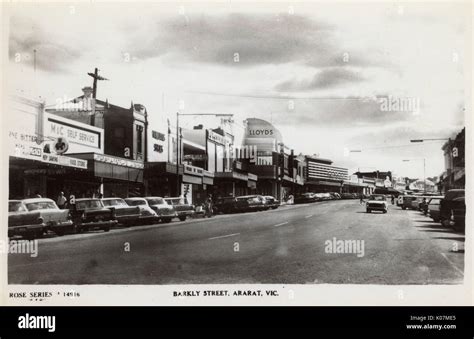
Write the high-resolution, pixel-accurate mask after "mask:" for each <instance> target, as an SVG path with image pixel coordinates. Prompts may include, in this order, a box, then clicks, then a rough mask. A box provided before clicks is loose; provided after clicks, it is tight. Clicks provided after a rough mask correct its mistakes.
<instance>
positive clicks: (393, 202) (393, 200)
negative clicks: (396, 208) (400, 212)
mask: <svg viewBox="0 0 474 339" xmlns="http://www.w3.org/2000/svg"><path fill="white" fill-rule="evenodd" d="M392 205H395V196H394V195H393V194H392Z"/></svg>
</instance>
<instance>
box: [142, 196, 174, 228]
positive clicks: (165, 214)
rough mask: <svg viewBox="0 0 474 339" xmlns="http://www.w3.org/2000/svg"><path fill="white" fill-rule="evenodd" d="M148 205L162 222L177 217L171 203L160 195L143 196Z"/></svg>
mask: <svg viewBox="0 0 474 339" xmlns="http://www.w3.org/2000/svg"><path fill="white" fill-rule="evenodd" d="M145 200H146V201H147V202H148V205H149V206H150V207H151V208H152V209H153V211H155V212H156V214H157V215H158V217H159V218H160V220H161V221H163V222H166V223H168V222H171V220H173V218H175V217H177V213H176V210H175V208H174V206H173V205H171V204H168V202H167V201H166V200H165V199H163V198H161V197H145Z"/></svg>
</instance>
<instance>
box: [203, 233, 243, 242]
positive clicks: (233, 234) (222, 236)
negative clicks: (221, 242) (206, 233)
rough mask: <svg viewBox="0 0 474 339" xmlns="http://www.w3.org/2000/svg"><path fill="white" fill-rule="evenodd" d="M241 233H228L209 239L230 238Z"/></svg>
mask: <svg viewBox="0 0 474 339" xmlns="http://www.w3.org/2000/svg"><path fill="white" fill-rule="evenodd" d="M239 234H240V233H232V234H227V235H220V236H218V237H212V238H209V240H214V239H221V238H228V237H233V236H236V235H239Z"/></svg>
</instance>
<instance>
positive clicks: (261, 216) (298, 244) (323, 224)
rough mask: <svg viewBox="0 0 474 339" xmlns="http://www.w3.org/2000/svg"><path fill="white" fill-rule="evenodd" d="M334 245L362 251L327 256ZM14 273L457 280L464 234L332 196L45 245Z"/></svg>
mask: <svg viewBox="0 0 474 339" xmlns="http://www.w3.org/2000/svg"><path fill="white" fill-rule="evenodd" d="M333 240H334V241H337V240H360V241H363V245H364V252H363V253H359V254H360V255H358V254H357V253H327V245H326V243H327V242H328V241H329V242H332V241H333ZM8 269H9V283H10V284H124V285H125V284H212V283H218V284H231V283H232V284H234V283H236V284H252V283H264V284H270V283H285V284H307V283H309V284H459V283H462V280H463V269H464V234H461V233H456V232H455V231H453V230H452V229H447V228H444V227H442V226H441V225H440V224H439V223H434V222H433V221H432V220H431V219H430V218H428V217H426V216H423V215H422V214H421V213H420V212H418V211H413V210H408V211H403V210H402V209H401V208H399V207H397V206H394V205H390V204H389V210H388V213H387V214H382V213H379V212H375V213H371V214H368V213H366V212H365V207H364V206H362V205H360V204H359V201H358V200H333V201H323V202H317V203H313V204H303V205H288V206H281V207H280V208H279V209H277V210H269V211H263V212H253V213H244V214H230V215H219V216H215V217H213V218H211V219H188V220H187V221H186V222H176V221H174V222H172V223H171V224H159V225H151V226H139V227H131V228H118V229H114V230H111V231H110V232H108V233H103V232H91V233H87V234H80V235H67V236H63V237H54V238H49V239H40V240H39V245H38V256H37V257H36V258H34V257H30V256H29V255H27V254H10V255H9V266H8Z"/></svg>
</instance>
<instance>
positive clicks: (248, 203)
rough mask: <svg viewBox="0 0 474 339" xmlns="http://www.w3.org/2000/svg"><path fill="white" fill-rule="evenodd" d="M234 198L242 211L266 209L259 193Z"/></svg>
mask: <svg viewBox="0 0 474 339" xmlns="http://www.w3.org/2000/svg"><path fill="white" fill-rule="evenodd" d="M235 199H236V201H237V203H238V206H239V207H240V208H241V211H242V212H252V211H263V210H266V209H268V207H267V206H265V200H264V198H263V196H261V195H243V196H240V197H237V198H235Z"/></svg>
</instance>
